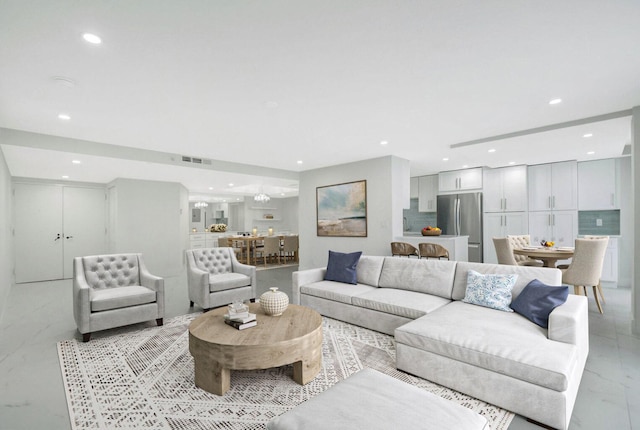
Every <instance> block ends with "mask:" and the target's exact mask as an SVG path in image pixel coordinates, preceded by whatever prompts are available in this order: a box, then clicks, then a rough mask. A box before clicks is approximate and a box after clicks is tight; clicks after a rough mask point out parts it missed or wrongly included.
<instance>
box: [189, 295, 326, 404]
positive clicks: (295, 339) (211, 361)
mask: <svg viewBox="0 0 640 430" xmlns="http://www.w3.org/2000/svg"><path fill="white" fill-rule="evenodd" d="M226 312H227V307H226V306H225V307H222V308H218V309H213V310H211V311H209V312H207V313H204V314H202V315H200V316H199V317H198V318H196V319H195V320H193V322H192V323H191V324H190V325H189V351H190V352H191V355H192V356H193V359H194V362H195V382H196V386H197V387H200V388H202V389H203V390H205V391H208V392H210V393H213V394H217V395H219V396H222V395H223V394H224V393H225V392H226V391H227V390H228V389H229V387H230V383H231V375H230V373H231V372H230V371H231V370H232V369H233V370H253V369H268V368H271V367H278V366H284V365H285V364H292V363H293V380H294V381H296V382H297V383H298V384H300V385H304V384H306V383H307V382H309V381H311V380H312V379H313V378H315V377H316V375H317V374H318V372H319V371H320V366H321V364H322V317H321V316H320V314H319V313H317V312H316V311H314V310H313V309H311V308H307V307H304V306H298V305H293V304H290V305H289V307H288V308H287V310H286V311H284V313H283V314H282V315H280V316H277V317H273V316H269V315H266V314H265V313H264V312H263V311H262V309H261V308H260V305H259V304H258V303H251V304H250V305H249V312H252V313H255V314H256V315H257V321H258V324H257V325H256V326H255V327H251V328H247V329H244V330H237V329H235V328H233V327H231V326H229V325H227V324H225V323H224V317H223V315H224V314H225V313H226Z"/></svg>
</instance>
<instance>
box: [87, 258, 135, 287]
mask: <svg viewBox="0 0 640 430" xmlns="http://www.w3.org/2000/svg"><path fill="white" fill-rule="evenodd" d="M82 266H83V269H84V277H85V279H86V280H87V284H89V286H90V287H91V288H115V287H126V286H129V285H140V269H139V268H138V256H137V255H136V254H119V255H117V254H113V255H93V256H89V257H82Z"/></svg>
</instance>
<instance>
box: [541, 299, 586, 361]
mask: <svg viewBox="0 0 640 430" xmlns="http://www.w3.org/2000/svg"><path fill="white" fill-rule="evenodd" d="M548 333H549V339H551V340H555V341H558V342H565V343H571V344H573V345H576V346H577V347H578V349H579V350H580V351H581V354H587V353H588V352H589V308H588V301H587V298H586V297H584V296H576V295H574V294H569V297H567V301H566V302H565V303H564V304H563V305H561V306H558V307H557V308H555V309H554V310H553V311H552V312H551V314H549V331H548Z"/></svg>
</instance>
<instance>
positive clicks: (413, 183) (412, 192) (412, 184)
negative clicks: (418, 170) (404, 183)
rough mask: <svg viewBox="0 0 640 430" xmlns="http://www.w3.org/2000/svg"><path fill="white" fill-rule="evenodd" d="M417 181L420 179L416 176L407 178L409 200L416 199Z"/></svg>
mask: <svg viewBox="0 0 640 430" xmlns="http://www.w3.org/2000/svg"><path fill="white" fill-rule="evenodd" d="M419 180H420V178H419V177H417V176H413V177H411V178H409V198H410V199H417V198H418V189H419V188H418V187H419V185H418V184H419Z"/></svg>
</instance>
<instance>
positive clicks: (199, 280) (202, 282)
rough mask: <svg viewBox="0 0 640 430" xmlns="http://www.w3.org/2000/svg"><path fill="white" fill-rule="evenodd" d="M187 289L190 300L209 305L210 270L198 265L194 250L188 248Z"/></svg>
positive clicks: (204, 305) (204, 306) (206, 306)
mask: <svg viewBox="0 0 640 430" xmlns="http://www.w3.org/2000/svg"><path fill="white" fill-rule="evenodd" d="M186 254H187V289H188V292H189V300H190V301H192V302H194V303H197V304H198V305H199V306H202V307H203V308H208V307H209V272H207V271H206V270H202V269H200V268H198V267H197V266H196V262H195V259H194V257H193V251H192V250H187V251H186Z"/></svg>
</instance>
